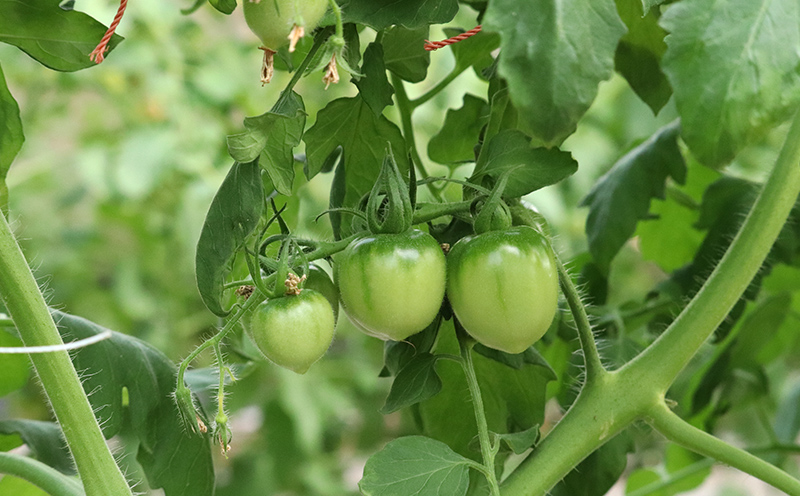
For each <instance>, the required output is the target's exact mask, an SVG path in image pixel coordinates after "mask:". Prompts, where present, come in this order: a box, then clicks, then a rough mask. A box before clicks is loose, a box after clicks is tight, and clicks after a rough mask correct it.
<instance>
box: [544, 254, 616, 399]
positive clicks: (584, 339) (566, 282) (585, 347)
mask: <svg viewBox="0 0 800 496" xmlns="http://www.w3.org/2000/svg"><path fill="white" fill-rule="evenodd" d="M556 264H557V265H558V276H559V277H558V278H559V281H560V282H561V290H562V291H563V292H564V296H565V297H566V299H567V303H568V304H569V309H570V311H571V312H572V318H573V319H575V327H576V328H577V329H578V338H579V339H580V342H581V350H582V351H583V358H584V361H585V363H586V382H587V383H589V382H592V381H594V380H595V379H596V378H597V376H598V375H600V374H603V373H605V372H606V370H605V368H604V367H603V363H602V362H601V361H600V353H598V351H597V343H595V341H594V334H592V325H591V324H590V323H589V317H588V316H587V315H586V308H585V307H584V306H583V302H582V301H581V297H580V294H578V290H577V289H576V288H575V285H574V284H573V283H572V278H571V277H570V276H569V273H568V272H567V269H566V268H564V264H563V263H561V260H560V259H559V258H558V257H556Z"/></svg>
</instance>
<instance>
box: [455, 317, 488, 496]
mask: <svg viewBox="0 0 800 496" xmlns="http://www.w3.org/2000/svg"><path fill="white" fill-rule="evenodd" d="M453 321H454V322H455V325H456V329H459V328H461V324H460V323H459V322H458V320H457V319H456V318H455V317H453ZM461 331H462V332H459V339H458V346H459V349H460V350H461V358H462V360H461V361H460V363H461V368H462V369H464V375H465V376H466V377H467V386H468V387H469V394H470V397H471V398H472V407H473V409H474V410H475V422H476V423H477V424H478V440H479V442H480V445H481V455H482V457H483V467H484V468H485V470H481V472H483V474H484V475H485V476H486V480H487V481H488V482H489V489H490V490H491V494H492V496H500V485H499V484H498V482H497V476H496V475H495V469H494V458H495V454H496V453H497V451H496V450H494V449H493V444H492V442H491V440H490V438H489V426H488V423H487V422H486V412H485V411H484V409H483V397H482V396H481V388H480V385H479V384H478V377H477V376H476V375H475V364H474V362H473V361H472V347H473V346H474V345H475V340H473V339H468V340H467V339H464V338H463V337H462V336H464V335H466V331H464V330H463V329H461Z"/></svg>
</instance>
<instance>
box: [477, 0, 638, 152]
mask: <svg viewBox="0 0 800 496" xmlns="http://www.w3.org/2000/svg"><path fill="white" fill-rule="evenodd" d="M483 27H484V29H486V30H488V31H493V32H496V33H500V36H501V38H502V43H501V49H502V53H501V56H500V64H499V70H500V75H501V76H503V77H504V78H505V79H506V80H507V81H508V88H509V90H510V92H511V99H512V101H513V102H514V104H515V105H516V106H517V108H518V109H519V111H520V123H521V124H522V125H523V127H524V128H525V130H526V131H528V132H530V133H531V135H532V136H533V137H534V138H536V139H537V140H539V141H541V142H542V143H544V144H546V145H548V146H549V145H554V144H558V143H560V142H561V141H562V140H563V139H564V138H566V137H567V136H569V135H570V134H572V132H573V131H574V130H575V126H576V125H577V123H578V120H579V119H580V118H581V116H583V114H584V112H586V110H587V109H588V108H589V105H591V103H592V101H593V100H594V98H595V96H596V95H597V86H598V84H600V82H601V81H603V80H605V79H608V78H609V77H611V74H612V71H613V67H614V51H615V50H616V47H617V42H618V41H619V39H620V37H621V36H622V35H623V34H624V33H625V25H624V24H623V23H622V21H621V20H620V19H619V16H618V15H617V9H616V7H615V5H614V2H613V0H534V1H526V2H521V1H519V0H493V1H492V2H490V3H489V7H488V8H487V10H486V16H485V18H484V20H483ZM532 82H535V83H536V84H531V83H532Z"/></svg>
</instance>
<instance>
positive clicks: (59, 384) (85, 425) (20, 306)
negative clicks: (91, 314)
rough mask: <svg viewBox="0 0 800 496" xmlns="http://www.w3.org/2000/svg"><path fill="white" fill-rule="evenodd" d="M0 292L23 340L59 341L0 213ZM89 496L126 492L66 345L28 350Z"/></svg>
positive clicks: (34, 342) (39, 343)
mask: <svg viewBox="0 0 800 496" xmlns="http://www.w3.org/2000/svg"><path fill="white" fill-rule="evenodd" d="M0 296H2V299H3V301H4V302H5V305H6V308H7V309H8V311H9V313H10V314H11V318H12V319H13V320H14V323H15V324H16V326H17V330H18V331H19V335H20V338H21V339H22V342H23V343H24V345H25V346H50V345H63V344H64V342H63V341H62V340H61V336H60V335H59V333H58V330H57V329H56V325H55V323H54V322H53V317H52V316H51V315H50V312H49V310H48V308H47V304H46V303H45V301H44V298H43V297H42V293H41V291H39V286H37V284H36V280H35V279H34V277H33V274H32V273H31V271H30V269H29V268H28V263H27V261H26V260H25V256H24V255H23V254H22V250H21V249H20V247H19V245H18V244H17V242H16V239H14V235H13V234H12V232H11V229H10V227H9V225H8V222H7V221H6V218H5V216H4V215H2V214H0ZM30 359H31V362H32V363H33V367H34V368H35V369H36V373H37V374H38V376H39V379H40V380H41V383H42V387H43V388H44V390H45V393H46V394H47V398H48V399H49V401H50V406H51V408H52V409H53V413H54V414H55V416H56V418H57V419H58V423H59V424H60V425H61V428H62V429H63V431H64V437H65V438H66V440H67V444H68V445H69V449H70V451H71V452H72V456H73V458H74V460H75V466H76V467H77V468H78V472H79V473H80V476H81V480H82V481H83V484H84V488H85V490H86V494H87V496H105V495H109V494H114V495H120V496H122V495H130V494H131V490H130V488H129V487H128V483H127V482H126V481H125V477H124V476H123V475H122V472H121V471H120V469H119V467H117V464H116V462H115V461H114V457H113V456H111V451H110V450H109V448H108V446H107V445H106V442H105V439H104V438H103V433H102V432H101V431H100V426H99V425H98V423H97V419H96V418H95V416H94V412H93V411H92V406H91V404H90V403H89V400H88V398H87V397H86V394H85V393H84V391H83V387H82V386H81V381H80V379H79V378H78V373H77V372H76V371H75V367H74V366H73V365H72V361H71V360H70V358H69V354H68V353H67V352H66V351H58V352H53V353H41V354H35V355H30Z"/></svg>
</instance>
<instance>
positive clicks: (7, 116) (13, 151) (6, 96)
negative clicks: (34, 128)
mask: <svg viewBox="0 0 800 496" xmlns="http://www.w3.org/2000/svg"><path fill="white" fill-rule="evenodd" d="M0 22H2V21H0ZM24 141H25V135H24V134H23V133H22V121H21V120H20V118H19V105H17V101H16V100H14V96H13V95H12V94H11V92H10V91H8V86H7V85H6V78H5V76H4V75H3V68H2V66H0V211H2V212H5V211H6V210H7V208H8V205H7V203H8V187H7V186H6V175H7V174H8V169H9V168H10V167H11V162H13V161H14V157H16V156H17V153H19V150H20V148H22V143H23V142H24Z"/></svg>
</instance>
